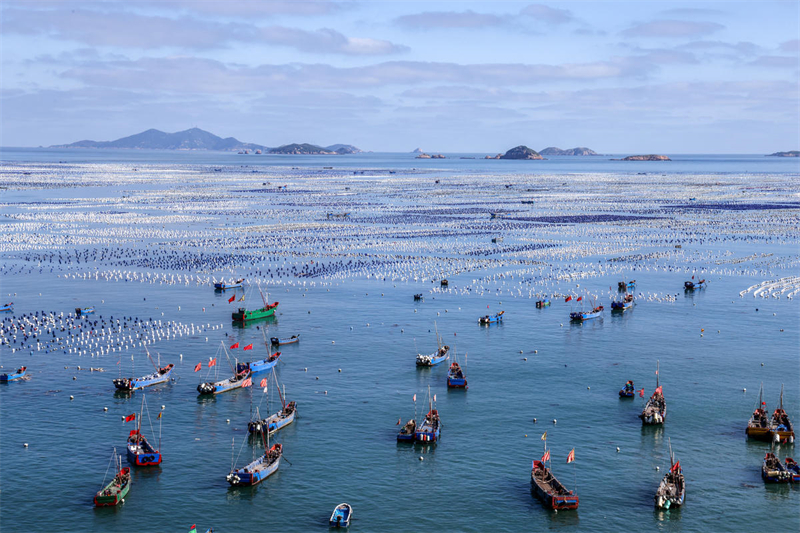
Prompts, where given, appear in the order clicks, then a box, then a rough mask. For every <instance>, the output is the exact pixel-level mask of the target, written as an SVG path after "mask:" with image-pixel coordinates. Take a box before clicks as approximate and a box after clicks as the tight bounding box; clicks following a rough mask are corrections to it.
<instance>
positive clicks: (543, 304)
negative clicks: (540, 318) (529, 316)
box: [536, 299, 550, 309]
mask: <svg viewBox="0 0 800 533" xmlns="http://www.w3.org/2000/svg"><path fill="white" fill-rule="evenodd" d="M545 307H550V300H547V299H545V300H539V301H538V302H536V308H537V309H544V308H545Z"/></svg>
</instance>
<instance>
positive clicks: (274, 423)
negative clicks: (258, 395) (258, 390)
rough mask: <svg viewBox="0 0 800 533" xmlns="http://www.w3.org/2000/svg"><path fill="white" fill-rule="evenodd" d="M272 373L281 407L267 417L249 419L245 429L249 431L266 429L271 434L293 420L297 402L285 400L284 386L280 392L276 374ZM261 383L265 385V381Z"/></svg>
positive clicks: (255, 431) (254, 431)
mask: <svg viewBox="0 0 800 533" xmlns="http://www.w3.org/2000/svg"><path fill="white" fill-rule="evenodd" d="M272 375H273V377H275V386H276V387H277V388H278V395H279V396H280V399H281V405H282V406H283V407H282V408H281V410H280V411H278V412H277V413H275V414H274V415H271V416H268V417H267V418H261V417H260V416H256V420H251V421H250V422H249V423H248V424H247V431H249V432H250V433H260V432H263V431H264V430H265V429H266V430H267V431H269V434H270V435H273V434H275V433H277V432H278V431H279V430H281V429H283V428H285V427H286V426H288V425H289V424H291V423H292V422H294V417H295V415H296V414H297V402H287V401H286V390H285V386H284V391H283V392H281V387H280V385H278V376H277V375H276V374H275V371H274V370H273V371H272ZM263 385H266V382H264V383H263ZM256 413H258V408H256Z"/></svg>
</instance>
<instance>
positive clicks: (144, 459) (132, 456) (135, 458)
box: [127, 395, 161, 466]
mask: <svg viewBox="0 0 800 533" xmlns="http://www.w3.org/2000/svg"><path fill="white" fill-rule="evenodd" d="M144 409H145V397H144V395H142V409H141V411H140V412H139V416H138V417H137V420H136V429H132V430H131V431H130V433H129V434H128V444H127V448H128V461H130V462H131V463H133V464H134V465H135V466H152V465H157V464H161V452H160V451H159V450H158V449H157V448H155V447H153V445H152V444H150V442H148V440H147V439H146V438H145V436H144V435H143V434H142V417H143V416H144ZM149 416H150V413H149V412H148V417H149ZM158 424H159V426H158V431H159V435H160V434H161V414H160V413H159V416H158ZM160 441H161V437H160V436H159V446H158V448H160V447H161V446H160Z"/></svg>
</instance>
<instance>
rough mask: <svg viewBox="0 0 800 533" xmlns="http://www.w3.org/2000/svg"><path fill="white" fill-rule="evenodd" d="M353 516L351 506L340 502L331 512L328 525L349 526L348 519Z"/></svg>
mask: <svg viewBox="0 0 800 533" xmlns="http://www.w3.org/2000/svg"><path fill="white" fill-rule="evenodd" d="M352 517H353V506H352V505H350V504H349V503H340V504H339V505H337V506H336V509H334V510H333V512H332V513H331V519H330V521H329V525H330V526H331V527H350V519H351V518H352Z"/></svg>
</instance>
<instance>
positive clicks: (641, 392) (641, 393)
mask: <svg viewBox="0 0 800 533" xmlns="http://www.w3.org/2000/svg"><path fill="white" fill-rule="evenodd" d="M639 396H640V397H642V398H644V389H642V390H640V391H639Z"/></svg>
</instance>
